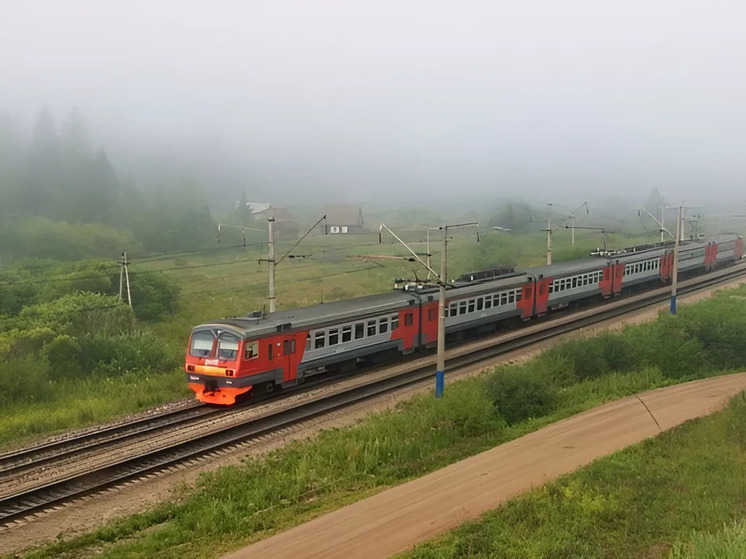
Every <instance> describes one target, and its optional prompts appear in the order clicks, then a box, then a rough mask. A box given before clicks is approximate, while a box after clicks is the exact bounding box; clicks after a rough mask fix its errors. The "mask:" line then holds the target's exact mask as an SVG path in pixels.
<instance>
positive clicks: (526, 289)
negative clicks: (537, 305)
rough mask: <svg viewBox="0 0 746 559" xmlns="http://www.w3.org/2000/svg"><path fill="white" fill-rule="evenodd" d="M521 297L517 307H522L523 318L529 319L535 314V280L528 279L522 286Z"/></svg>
mask: <svg viewBox="0 0 746 559" xmlns="http://www.w3.org/2000/svg"><path fill="white" fill-rule="evenodd" d="M520 293H521V299H520V301H518V302H517V303H516V307H517V308H519V309H521V311H522V312H521V318H522V319H523V320H528V319H529V318H531V317H532V316H533V314H534V282H533V281H528V282H527V283H526V284H525V285H524V286H523V287H521V291H520Z"/></svg>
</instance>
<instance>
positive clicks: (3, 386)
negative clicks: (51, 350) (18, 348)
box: [0, 356, 54, 407]
mask: <svg viewBox="0 0 746 559" xmlns="http://www.w3.org/2000/svg"><path fill="white" fill-rule="evenodd" d="M52 399H54V386H53V384H52V383H51V382H50V380H49V372H48V369H47V364H46V362H45V361H42V360H40V359H37V358H35V357H31V356H27V357H24V358H22V359H11V360H7V361H0V407H6V406H10V405H12V404H19V403H22V404H27V403H33V402H44V401H48V400H52Z"/></svg>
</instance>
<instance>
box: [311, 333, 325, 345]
mask: <svg viewBox="0 0 746 559" xmlns="http://www.w3.org/2000/svg"><path fill="white" fill-rule="evenodd" d="M313 347H314V349H321V348H322V347H324V332H316V339H315V342H314V344H313Z"/></svg>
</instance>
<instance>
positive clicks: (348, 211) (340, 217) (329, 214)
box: [324, 205, 363, 225]
mask: <svg viewBox="0 0 746 559" xmlns="http://www.w3.org/2000/svg"><path fill="white" fill-rule="evenodd" d="M324 214H326V222H327V223H328V224H329V225H363V210H362V208H360V206H346V205H333V206H324Z"/></svg>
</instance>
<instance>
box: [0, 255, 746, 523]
mask: <svg viewBox="0 0 746 559" xmlns="http://www.w3.org/2000/svg"><path fill="white" fill-rule="evenodd" d="M744 272H746V265H739V266H736V267H731V268H728V269H725V270H721V271H719V272H715V273H712V274H708V276H706V277H702V276H700V277H699V278H697V279H698V280H699V281H697V280H687V281H686V282H683V283H682V285H681V291H680V292H681V293H690V292H695V291H699V290H702V289H706V288H709V287H711V286H713V285H717V284H720V283H724V282H726V281H729V280H731V279H734V278H736V277H739V276H742V275H744ZM668 294H669V288H667V287H662V288H658V289H654V290H650V291H646V292H644V293H641V294H639V295H635V296H632V297H625V298H623V299H619V300H618V301H615V302H613V303H607V304H605V305H602V306H600V307H595V308H591V309H588V310H584V311H581V312H576V313H573V314H571V315H564V316H561V315H553V316H552V320H545V321H542V323H540V324H536V325H535V326H534V330H533V331H529V330H531V329H529V328H523V329H519V330H516V331H513V332H510V333H508V334H502V335H501V336H500V338H501V339H502V340H503V341H500V342H497V344H496V345H491V344H489V343H487V344H486V346H485V347H483V348H481V349H476V350H471V351H469V352H468V353H465V354H463V355H457V356H451V357H449V359H448V367H449V370H452V369H454V368H463V367H472V366H474V365H475V364H478V363H480V362H483V361H487V360H489V359H494V358H495V357H497V356H499V355H501V354H504V353H506V352H509V351H513V350H515V349H519V348H523V347H526V346H530V345H533V344H536V343H538V342H541V341H544V340H547V339H550V338H553V337H556V336H558V335H561V334H563V333H566V332H569V331H573V330H576V329H578V328H581V327H584V326H589V325H592V324H595V323H598V322H601V321H605V320H609V319H610V318H615V317H617V316H621V315H624V314H627V313H629V312H633V311H635V310H639V309H641V308H645V307H648V306H650V305H651V304H655V303H658V302H661V301H665V300H667V298H668ZM547 318H549V317H547ZM482 341H483V342H484V339H483V340H482ZM455 351H458V349H456V350H455ZM430 357H431V359H430V360H432V359H434V357H433V356H430ZM432 376H433V366H432V364H430V363H428V364H426V365H418V366H416V367H414V368H413V369H411V370H409V371H406V372H403V373H400V374H394V375H392V376H390V377H387V378H383V379H377V380H373V381H371V382H369V383H367V384H364V385H362V386H358V387H355V388H352V389H347V390H341V391H339V392H336V393H330V394H328V395H326V396H322V397H321V398H319V399H317V400H313V401H309V402H306V403H301V404H298V405H296V406H294V407H291V408H289V409H286V410H282V411H279V412H272V411H270V412H268V413H267V414H265V415H263V416H260V417H258V418H254V419H253V420H252V421H251V422H250V423H244V424H240V425H233V426H228V427H224V428H221V429H220V430H219V431H216V432H213V433H210V434H208V435H205V436H200V437H199V438H197V439H194V440H190V441H184V442H178V443H173V444H171V445H169V446H167V447H164V448H160V449H157V450H155V451H148V452H145V453H143V454H141V455H138V456H131V457H129V458H127V459H126V460H123V461H121V462H119V463H117V464H112V465H109V466H104V467H102V468H99V469H96V470H94V471H90V472H87V473H85V474H82V475H74V476H71V477H69V478H68V479H61V480H57V481H55V482H52V483H48V484H46V485H43V486H40V487H36V488H34V489H31V490H28V491H23V492H20V493H17V494H15V495H10V496H7V497H4V498H2V499H0V524H8V523H10V522H13V521H15V520H18V519H21V518H23V517H25V516H28V515H30V514H33V513H36V512H39V511H41V510H44V509H47V508H50V507H53V506H55V505H59V504H61V503H65V502H69V501H72V500H75V499H78V498H80V497H83V496H86V495H90V494H93V493H98V492H100V491H102V490H103V489H106V488H108V487H111V486H115V485H117V484H121V483H123V482H125V481H129V480H133V479H138V478H142V477H144V476H147V475H150V474H153V473H156V472H159V471H162V470H165V469H167V468H169V467H171V466H174V465H176V464H179V463H182V462H185V461H188V460H194V459H198V458H204V457H205V456H207V455H210V454H213V453H215V452H217V451H221V450H224V449H226V448H229V447H232V446H236V445H239V444H242V443H245V442H247V441H249V440H252V439H256V438H257V437H260V436H262V435H267V434H271V433H274V432H277V431H278V430H280V429H283V428H286V427H289V426H292V425H295V424H297V423H299V422H302V421H306V420H309V419H312V418H314V417H317V416H320V415H324V414H327V413H330V412H332V411H336V410H341V409H343V408H345V407H348V406H350V405H352V404H354V403H357V402H360V401H364V400H367V399H370V398H373V397H375V396H378V395H381V394H385V393H388V392H391V391H394V390H398V389H401V388H404V387H407V386H411V385H414V384H417V383H420V382H422V381H423V380H432Z"/></svg>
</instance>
